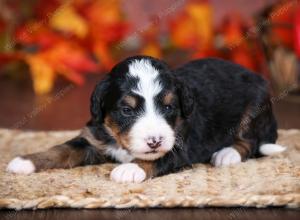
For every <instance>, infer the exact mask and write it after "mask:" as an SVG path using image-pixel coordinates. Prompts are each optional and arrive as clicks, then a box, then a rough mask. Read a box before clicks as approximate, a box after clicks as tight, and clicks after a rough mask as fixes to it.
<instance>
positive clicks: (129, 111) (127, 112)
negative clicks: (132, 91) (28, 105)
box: [121, 107, 133, 117]
mask: <svg viewBox="0 0 300 220" xmlns="http://www.w3.org/2000/svg"><path fill="white" fill-rule="evenodd" d="M121 113H122V115H123V116H126V117H127V116H132V115H133V110H132V108H129V107H123V108H122V109H121Z"/></svg>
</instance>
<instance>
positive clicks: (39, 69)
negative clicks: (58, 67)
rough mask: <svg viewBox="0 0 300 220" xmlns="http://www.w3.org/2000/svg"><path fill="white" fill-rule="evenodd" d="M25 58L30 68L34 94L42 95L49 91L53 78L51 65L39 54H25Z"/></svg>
mask: <svg viewBox="0 0 300 220" xmlns="http://www.w3.org/2000/svg"><path fill="white" fill-rule="evenodd" d="M25 60H26V62H27V63H28V65H29V68H30V73H31V75H32V80H33V88H34V91H35V92H36V94H39V95H42V94H46V93H48V92H50V91H51V89H52V87H53V82H54V78H55V73H54V70H53V68H52V67H51V65H50V64H49V63H48V62H47V61H46V60H44V59H43V57H40V56H39V55H27V56H25Z"/></svg>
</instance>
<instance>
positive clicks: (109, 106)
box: [7, 56, 284, 182]
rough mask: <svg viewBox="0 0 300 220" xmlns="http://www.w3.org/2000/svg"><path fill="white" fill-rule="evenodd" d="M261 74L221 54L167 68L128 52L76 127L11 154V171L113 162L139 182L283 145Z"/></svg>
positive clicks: (116, 176) (125, 177)
mask: <svg viewBox="0 0 300 220" xmlns="http://www.w3.org/2000/svg"><path fill="white" fill-rule="evenodd" d="M276 139H277V125H276V121H275V119H274V115H273V113H272V106H271V100H270V95H269V92H268V86H267V83H266V81H265V80H263V79H262V78H261V77H260V76H258V75H257V74H255V73H252V72H250V71H249V70H247V69H245V68H243V67H241V66H239V65H236V64H233V63H230V62H227V61H223V60H219V59H203V60H195V61H192V62H189V63H187V64H186V65H184V66H182V67H180V68H178V69H170V68H169V67H168V66H167V65H166V64H165V63H164V62H162V61H161V60H158V59H155V58H152V57H148V56H136V57H130V58H127V59H126V60H124V61H122V62H120V63H118V64H117V65H116V66H115V67H114V68H113V69H112V70H111V72H110V73H109V74H108V75H107V76H106V78H105V79H104V80H103V81H101V82H100V83H99V84H98V85H97V86H96V88H95V90H94V92H93V94H92V97H91V120H90V121H89V122H88V123H87V125H86V127H84V128H83V129H82V131H81V134H80V135H79V136H78V137H75V138H74V139H72V140H70V141H67V142H66V143H64V144H62V145H58V146H54V147H53V148H50V149H49V150H48V151H46V152H41V153H35V154H30V155H24V156H20V157H16V158H14V159H13V160H12V161H11V162H10V163H9V164H8V166H7V170H8V171H9V172H13V173H25V174H29V173H32V172H37V171H40V170H44V169H51V168H72V167H75V166H84V165H91V164H101V163H105V162H112V161H113V162H118V163H121V164H120V165H119V166H117V167H116V168H114V169H113V170H112V172H111V179H113V180H114V181H117V182H141V181H143V180H144V179H146V178H149V177H155V176H160V175H164V174H168V173H170V172H176V171H178V170H180V169H182V168H184V167H191V165H192V164H193V163H207V162H211V163H212V164H213V165H214V166H225V165H232V164H237V163H240V162H241V161H244V160H246V159H247V158H250V157H258V156H261V155H272V154H274V153H278V152H281V151H283V150H284V147H282V146H280V145H276V144H274V143H275V141H276Z"/></svg>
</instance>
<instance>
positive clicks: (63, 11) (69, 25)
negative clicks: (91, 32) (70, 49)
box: [49, 4, 88, 38]
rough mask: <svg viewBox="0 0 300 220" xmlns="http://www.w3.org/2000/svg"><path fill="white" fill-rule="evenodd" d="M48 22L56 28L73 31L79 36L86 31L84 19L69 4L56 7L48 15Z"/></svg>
mask: <svg viewBox="0 0 300 220" xmlns="http://www.w3.org/2000/svg"><path fill="white" fill-rule="evenodd" d="M49 24H50V26H51V27H53V28H55V29H57V30H60V31H64V32H70V33H73V34H75V35H76V36H78V37H80V38H83V37H85V36H86V35H87V32H88V25H87V23H86V21H85V20H84V19H83V18H82V17H81V16H80V15H79V14H77V12H76V11H75V10H74V9H73V7H72V6H71V5H70V4H65V5H62V6H61V7H60V8H58V9H57V10H56V11H55V12H54V14H53V15H52V16H51V17H50V20H49Z"/></svg>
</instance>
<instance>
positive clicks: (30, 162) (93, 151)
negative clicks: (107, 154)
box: [7, 137, 105, 174]
mask: <svg viewBox="0 0 300 220" xmlns="http://www.w3.org/2000/svg"><path fill="white" fill-rule="evenodd" d="M104 161H105V158H104V156H103V155H102V154H101V152H100V151H99V150H98V149H97V148H96V147H94V146H92V145H91V144H90V143H89V142H88V141H87V140H86V139H85V138H83V137H77V138H74V139H72V140H70V141H68V142H66V143H64V144H62V145H57V146H54V147H52V148H50V149H49V150H47V151H45V152H40V153H34V154H28V155H24V156H20V157H16V158H14V159H13V160H12V161H10V163H9V164H8V166H7V171H8V172H12V173H23V174H30V173H33V172H38V171H40V170H45V169H53V168H72V167H75V166H80V165H88V164H97V163H103V162H104Z"/></svg>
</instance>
